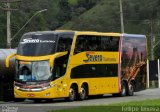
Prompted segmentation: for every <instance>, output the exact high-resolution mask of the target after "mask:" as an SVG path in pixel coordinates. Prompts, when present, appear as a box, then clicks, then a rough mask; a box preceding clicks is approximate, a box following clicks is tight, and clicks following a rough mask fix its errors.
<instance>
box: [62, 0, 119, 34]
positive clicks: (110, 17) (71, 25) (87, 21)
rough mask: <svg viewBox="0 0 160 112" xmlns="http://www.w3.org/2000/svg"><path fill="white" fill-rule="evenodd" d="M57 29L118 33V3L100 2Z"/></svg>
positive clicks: (106, 0)
mask: <svg viewBox="0 0 160 112" xmlns="http://www.w3.org/2000/svg"><path fill="white" fill-rule="evenodd" d="M59 29H71V30H90V31H109V32H112V31H116V32H120V19H119V3H118V2H115V0H102V2H100V3H99V4H98V5H96V6H95V7H93V8H92V9H90V10H89V11H86V12H85V13H83V14H82V15H81V16H80V17H78V18H76V19H74V20H72V21H70V22H68V23H67V24H65V25H64V26H62V27H60V28H59Z"/></svg>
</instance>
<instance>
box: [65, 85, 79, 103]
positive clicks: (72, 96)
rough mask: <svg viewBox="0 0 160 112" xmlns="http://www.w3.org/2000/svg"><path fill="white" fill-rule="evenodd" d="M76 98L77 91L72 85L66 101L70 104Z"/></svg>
mask: <svg viewBox="0 0 160 112" xmlns="http://www.w3.org/2000/svg"><path fill="white" fill-rule="evenodd" d="M76 98H77V89H76V87H75V86H74V85H72V86H71V87H70V89H69V96H68V98H66V100H67V101H69V102H72V101H75V100H76Z"/></svg>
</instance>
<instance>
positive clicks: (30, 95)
mask: <svg viewBox="0 0 160 112" xmlns="http://www.w3.org/2000/svg"><path fill="white" fill-rule="evenodd" d="M27 96H28V97H34V96H35V94H32V93H30V94H27Z"/></svg>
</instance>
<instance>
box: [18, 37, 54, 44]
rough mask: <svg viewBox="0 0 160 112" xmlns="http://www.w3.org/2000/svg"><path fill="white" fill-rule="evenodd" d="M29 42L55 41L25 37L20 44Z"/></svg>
mask: <svg viewBox="0 0 160 112" xmlns="http://www.w3.org/2000/svg"><path fill="white" fill-rule="evenodd" d="M28 43H55V41H53V40H40V39H32V38H27V39H23V40H22V41H21V42H20V44H28Z"/></svg>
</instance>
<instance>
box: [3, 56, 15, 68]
mask: <svg viewBox="0 0 160 112" xmlns="http://www.w3.org/2000/svg"><path fill="white" fill-rule="evenodd" d="M15 56H16V54H11V55H9V56H7V58H6V60H5V61H6V62H5V64H6V67H7V68H9V64H10V59H11V58H13V57H15Z"/></svg>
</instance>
